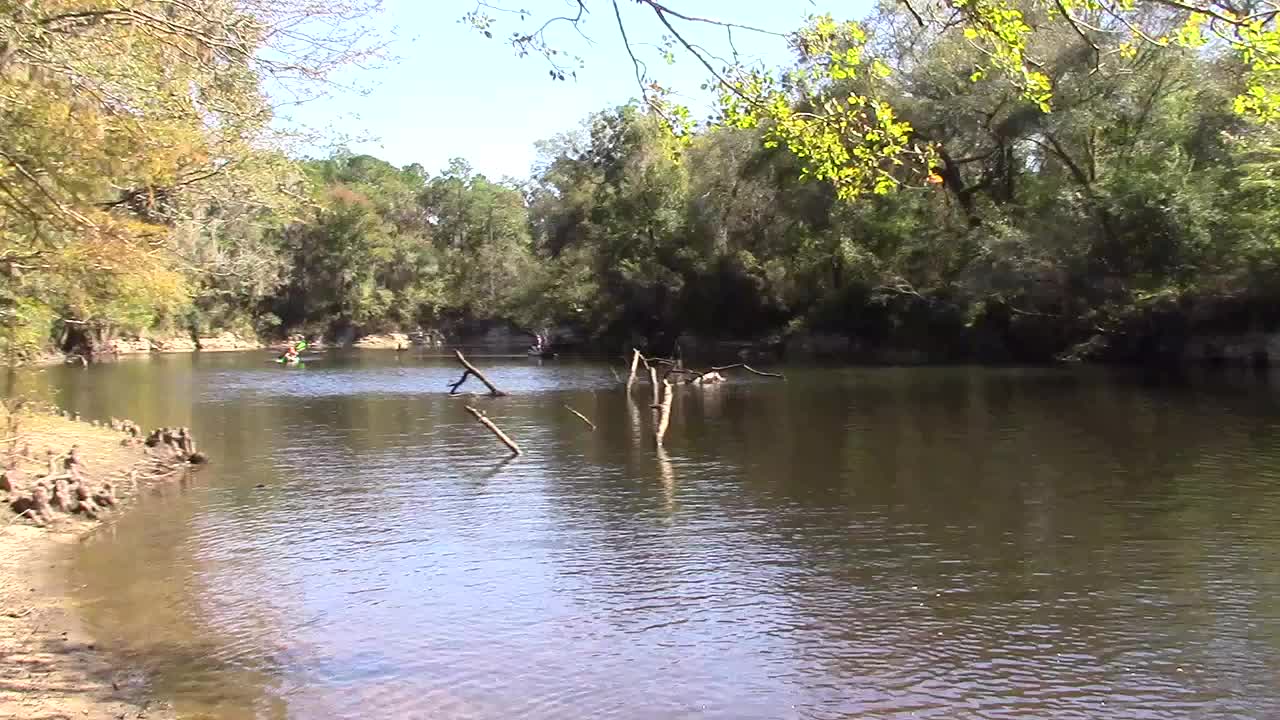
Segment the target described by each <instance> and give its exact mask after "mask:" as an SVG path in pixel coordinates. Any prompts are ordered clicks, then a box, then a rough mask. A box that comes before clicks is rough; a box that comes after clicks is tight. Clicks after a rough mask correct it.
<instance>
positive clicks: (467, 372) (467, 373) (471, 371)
mask: <svg viewBox="0 0 1280 720" xmlns="http://www.w3.org/2000/svg"><path fill="white" fill-rule="evenodd" d="M453 356H454V357H455V358H457V360H458V362H459V363H461V364H462V367H463V368H464V369H463V372H462V377H460V378H458V382H456V383H454V384H453V387H451V388H449V394H450V395H457V394H458V388H460V387H462V383H464V382H466V381H467V378H469V377H471V376H473V375H474V376H475V377H476V378H477V379H479V380H480V382H482V383H484V385H485V387H487V388H489V394H490V395H492V396H493V397H503V396H505V395H506V393H504V392H502V391H501V390H499V389H498V388H497V386H496V385H494V384H493V383H491V382H489V378H487V377H485V376H484V373H482V372H480V371H479V370H477V369H476V366H475V365H472V364H471V363H470V362H468V361H467V358H466V357H465V356H464V355H463V354H462V351H461V350H454V351H453Z"/></svg>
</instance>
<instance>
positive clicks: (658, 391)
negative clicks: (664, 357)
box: [649, 365, 662, 405]
mask: <svg viewBox="0 0 1280 720" xmlns="http://www.w3.org/2000/svg"><path fill="white" fill-rule="evenodd" d="M649 383H650V384H651V385H653V404H654V405H657V404H658V403H659V402H661V401H662V387H661V386H660V385H658V371H657V370H656V369H655V368H654V367H653V366H652V365H650V366H649Z"/></svg>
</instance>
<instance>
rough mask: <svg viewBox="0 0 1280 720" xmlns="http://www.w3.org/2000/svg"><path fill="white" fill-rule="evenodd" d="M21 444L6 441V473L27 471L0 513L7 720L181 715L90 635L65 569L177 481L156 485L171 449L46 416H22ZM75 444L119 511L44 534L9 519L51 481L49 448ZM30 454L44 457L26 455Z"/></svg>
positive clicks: (90, 480) (0, 682) (88, 476)
mask: <svg viewBox="0 0 1280 720" xmlns="http://www.w3.org/2000/svg"><path fill="white" fill-rule="evenodd" d="M16 438H17V439H16V440H14V439H13V438H12V437H9V438H5V440H8V441H9V442H7V443H5V444H4V446H3V448H4V450H5V451H6V452H5V463H6V466H7V467H13V466H15V465H16V466H17V467H18V468H19V470H20V472H19V473H17V475H18V476H19V479H18V481H17V483H15V487H14V489H13V491H12V492H10V493H9V494H8V497H7V498H5V499H6V503H5V506H4V507H5V510H4V511H3V512H0V547H3V551H2V552H0V718H3V719H4V720H18V719H19V718H21V719H22V720H54V719H61V718H85V719H88V720H119V719H121V718H126V719H127V718H150V719H151V720H166V719H167V718H172V717H174V715H173V713H172V711H171V710H170V709H169V708H167V707H164V706H161V705H157V704H156V703H154V702H152V701H150V700H149V699H148V698H147V688H146V686H145V678H143V677H141V676H140V675H139V674H138V673H136V672H131V671H130V669H129V668H125V667H119V666H117V665H115V664H114V663H113V660H112V658H111V657H110V656H109V655H108V653H107V652H106V649H105V648H102V647H100V646H99V645H97V644H96V643H95V642H94V640H93V638H90V637H89V636H88V635H87V634H86V633H85V632H84V629H83V628H82V627H81V625H80V624H79V623H78V622H77V619H76V612H75V606H74V603H73V601H72V600H71V598H70V595H69V593H68V590H69V588H68V587H67V586H66V581H65V578H66V572H65V571H64V568H63V566H62V563H64V562H65V559H64V558H65V557H66V555H67V553H66V552H65V550H66V548H65V547H64V546H66V545H69V544H73V543H76V542H79V541H80V540H81V539H83V538H84V537H86V536H87V535H88V534H90V533H92V532H94V531H95V529H97V528H99V527H102V526H103V525H104V524H106V523H110V522H111V521H112V519H113V518H114V517H116V516H118V515H119V514H120V513H121V512H122V510H123V508H125V507H127V506H128V505H129V504H131V502H132V501H133V500H134V499H135V498H136V497H137V496H138V494H139V492H140V491H141V490H143V489H145V488H146V487H147V486H149V485H150V484H153V483H157V482H167V481H169V480H170V478H171V476H170V477H154V476H155V475H157V472H156V469H157V468H159V467H160V464H161V463H162V462H173V460H172V458H163V457H162V453H164V452H168V450H167V449H158V448H157V449H153V448H148V447H147V446H146V445H144V444H143V443H141V442H140V441H139V442H130V443H128V444H122V441H125V440H126V434H125V433H123V432H119V431H114V430H111V429H110V428H107V427H95V426H93V425H90V424H89V423H86V422H73V421H71V420H67V419H64V418H61V417H55V416H52V415H43V414H38V415H27V416H22V417H21V424H20V425H19V427H18V431H17V434H16ZM73 445H74V446H76V447H77V455H78V457H79V458H81V462H82V466H83V470H82V475H83V477H84V478H85V480H84V482H86V483H87V484H91V485H95V486H96V485H100V484H101V483H104V482H111V483H113V487H114V489H115V493H116V505H115V506H114V507H107V508H104V509H103V510H102V512H101V515H100V517H99V519H98V520H89V519H85V518H84V517H83V516H81V515H72V514H68V513H64V512H55V513H53V516H52V517H53V519H52V521H50V522H48V523H47V525H46V526H44V527H38V526H36V525H34V524H32V522H31V521H30V520H28V519H27V518H24V517H21V516H19V515H17V514H14V513H13V512H11V511H9V509H8V508H9V502H11V501H12V500H13V499H15V498H18V497H20V496H28V495H30V493H31V491H32V488H33V487H34V484H35V483H36V482H37V479H36V478H37V476H38V474H39V473H40V472H42V471H43V472H46V473H47V471H48V466H49V462H48V458H47V457H46V456H45V451H46V449H51V450H53V451H54V453H65V452H67V450H68V449H69V448H70V447H71V446H73ZM24 446H26V447H29V453H30V454H31V455H33V456H36V458H39V459H34V458H26V457H23V456H22V455H23V450H24ZM10 451H12V452H10ZM59 467H61V465H59ZM131 476H132V477H131ZM0 497H4V494H3V491H0Z"/></svg>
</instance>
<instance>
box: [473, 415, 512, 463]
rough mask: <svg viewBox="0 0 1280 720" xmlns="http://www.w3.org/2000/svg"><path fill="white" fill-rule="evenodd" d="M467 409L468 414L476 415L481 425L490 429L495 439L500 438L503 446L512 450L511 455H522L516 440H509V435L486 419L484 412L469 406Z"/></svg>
mask: <svg viewBox="0 0 1280 720" xmlns="http://www.w3.org/2000/svg"><path fill="white" fill-rule="evenodd" d="M466 407H467V412H469V413H471V414H472V415H475V416H476V420H479V421H480V424H481V425H483V426H485V427H486V428H488V429H489V432H491V433H493V436H494V437H496V438H498V439H499V440H501V441H502V444H503V445H506V446H507V447H508V448H509V449H510V450H511V454H512V455H519V454H521V453H520V446H519V445H517V444H516V442H515V441H514V440H512V439H511V438H509V437H507V434H506V433H504V432H502V429H501V428H499V427H498V426H497V425H494V424H493V421H492V420H490V419H489V418H488V417H486V416H485V414H484V413H482V412H480V411H479V410H477V409H475V408H473V407H471V406H470V405H467V406H466Z"/></svg>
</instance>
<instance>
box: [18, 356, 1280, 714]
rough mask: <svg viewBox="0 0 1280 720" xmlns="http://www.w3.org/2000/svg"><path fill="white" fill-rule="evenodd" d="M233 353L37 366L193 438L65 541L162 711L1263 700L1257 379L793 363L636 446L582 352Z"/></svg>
mask: <svg viewBox="0 0 1280 720" xmlns="http://www.w3.org/2000/svg"><path fill="white" fill-rule="evenodd" d="M264 357H265V356H264V355H262V354H256V353H249V354H217V355H195V356H169V357H159V358H154V359H149V360H136V361H122V362H119V363H116V364H106V365H99V366H94V367H91V368H88V369H79V368H53V369H49V370H46V371H44V372H42V373H41V374H40V375H39V376H38V377H37V379H36V381H35V382H36V383H37V384H38V385H39V386H40V387H42V388H43V390H44V391H45V392H47V393H49V394H51V395H52V396H53V397H54V398H55V399H56V400H57V402H58V403H59V404H61V405H62V406H64V407H70V408H74V409H76V410H78V411H80V412H81V413H83V414H84V416H85V417H86V419H88V418H106V417H109V416H112V415H115V416H123V417H130V418H132V419H134V420H136V421H138V422H140V423H142V424H144V425H146V426H148V427H150V426H155V425H160V424H167V425H189V426H191V427H192V428H193V429H194V431H195V433H196V435H197V437H198V438H199V439H200V440H201V441H202V448H203V449H204V450H206V451H207V452H209V453H210V454H211V455H212V456H213V458H214V464H213V465H212V466H210V467H209V468H208V469H206V470H204V471H202V472H201V473H199V474H198V475H196V476H195V477H194V478H192V479H191V480H189V481H188V482H186V483H184V484H182V485H174V486H172V487H170V488H168V489H167V490H165V491H164V492H160V493H156V494H153V495H149V496H148V497H147V498H146V499H145V501H144V502H142V504H141V507H140V508H138V509H137V510H136V511H135V512H132V513H130V514H126V516H125V517H123V518H122V519H121V520H120V521H119V522H118V523H116V524H115V525H113V526H111V527H110V528H109V529H108V530H106V531H104V532H101V533H100V534H98V535H97V536H96V537H94V538H93V539H92V540H91V541H89V542H86V543H85V544H83V546H81V547H79V548H77V549H75V550H74V551H73V552H74V553H75V557H74V559H73V562H72V571H71V572H72V578H71V581H72V584H73V586H75V588H76V590H75V593H76V597H77V599H78V601H79V602H80V604H81V605H82V607H83V611H84V617H85V619H86V622H87V623H88V625H89V629H90V630H91V632H93V633H94V634H95V635H96V636H97V637H98V638H100V639H101V640H102V642H103V644H104V645H105V646H106V647H107V648H108V649H110V650H111V651H113V652H116V653H118V654H119V655H120V657H121V658H122V660H125V661H127V662H129V663H132V664H133V665H134V666H135V667H138V668H140V669H141V670H142V671H144V672H146V673H147V674H148V675H149V676H150V683H151V687H152V688H153V690H154V691H155V692H156V693H157V694H158V695H159V696H161V697H163V698H166V699H169V700H171V701H173V702H174V703H175V704H176V706H177V708H178V709H179V711H180V712H182V713H183V714H184V716H185V717H189V718H209V719H211V720H246V719H249V718H254V719H262V720H277V719H285V718H288V719H290V720H294V719H299V720H309V719H312V718H323V719H324V720H334V719H338V718H341V719H346V718H352V719H356V718H433V719H435V718H440V719H453V718H477V719H481V720H491V719H498V718H588V717H589V718H626V719H641V718H646V719H647V718H725V719H730V718H731V719H734V720H745V719H755V718H760V719H774V718H908V717H911V718H1109V719H1111V720H1120V719H1126V718H1273V717H1280V465H1278V462H1280V434H1278V433H1277V430H1280V379H1278V380H1276V381H1270V380H1269V379H1268V378H1267V377H1266V376H1254V375H1249V376H1242V377H1235V376H1217V377H1208V378H1201V379H1198V380H1196V381H1194V382H1187V381H1185V379H1178V378H1169V377H1163V378H1152V377H1143V376H1140V375H1137V374H1132V373H1114V372H1106V371H1099V370H1079V369H1075V370H1064V369H1034V370H1024V369H975V368H927V369H840V368H820V367H793V368H787V374H788V377H787V380H786V381H785V382H784V381H778V380H769V379H765V378H758V377H754V376H736V375H735V376H733V377H732V378H731V382H730V383H729V384H726V385H724V386H721V387H716V388H708V389H693V388H680V389H678V391H677V395H676V397H675V401H674V409H673V411H672V419H671V429H670V431H669V433H668V436H667V441H666V443H665V449H664V450H658V449H656V448H655V446H654V443H653V441H652V434H653V417H652V411H651V410H650V408H649V405H650V403H651V401H652V398H651V395H650V390H649V388H648V387H647V385H642V386H637V387H636V388H635V389H634V390H633V393H632V399H631V400H629V399H628V395H627V393H626V392H625V391H624V390H622V389H621V388H620V387H619V385H618V383H617V382H616V381H615V378H614V376H613V373H612V372H611V370H610V368H609V367H608V366H606V365H604V364H598V363H596V364H593V363H587V362H573V361H567V360H566V361H560V360H548V361H537V360H527V359H505V360H498V359H489V360H483V361H478V362H480V363H482V367H484V368H486V369H487V373H488V374H489V375H490V377H491V379H493V380H494V381H495V382H497V383H498V384H499V385H500V386H502V387H503V388H504V389H505V390H508V391H509V392H510V393H511V395H510V397H507V398H502V399H498V400H490V399H487V398H471V399H469V400H466V399H457V398H450V397H448V396H447V395H446V391H447V387H448V385H449V384H450V383H451V382H452V381H453V380H454V379H456V377H457V376H458V374H459V373H458V372H457V370H456V369H455V367H454V365H453V364H452V363H451V362H449V361H447V360H442V359H433V358H423V357H417V356H410V355H405V356H396V355H395V354H394V353H389V352H365V353H356V354H350V355H333V356H326V357H324V358H323V359H321V360H320V361H319V362H314V363H311V364H310V365H309V366H308V367H306V368H305V369H290V368H284V367H280V366H277V365H272V364H268V363H267V362H265V361H264ZM472 382H474V381H472ZM476 389H480V388H478V386H477V387H476ZM467 402H471V403H474V404H476V405H477V406H479V407H481V408H482V409H484V410H485V411H486V412H487V413H488V414H489V416H490V417H491V418H493V419H494V420H495V421H496V422H497V423H498V424H499V425H500V426H501V427H502V428H503V429H505V430H506V431H507V432H508V433H509V434H510V435H512V436H513V437H514V438H515V439H516V440H517V441H518V442H519V443H520V444H521V445H522V446H523V448H524V450H525V454H524V455H523V456H521V457H519V458H516V459H511V460H508V459H504V458H505V457H506V453H505V451H504V450H503V448H502V447H501V446H499V445H498V443H497V441H496V440H495V439H494V438H493V437H492V436H490V435H489V434H487V433H486V432H485V430H484V429H483V428H482V427H480V426H479V425H478V424H477V423H476V422H475V420H474V419H473V418H472V417H471V416H470V415H469V414H468V413H467V412H466V410H465V409H464V405H465V404H466V403H467ZM566 404H567V405H570V406H572V407H574V408H575V409H577V410H579V411H581V412H583V413H584V414H586V415H587V416H589V417H590V418H592V419H593V420H594V421H595V423H596V424H597V425H598V426H599V428H598V429H597V430H596V431H594V432H592V431H591V430H590V429H589V428H588V427H587V426H586V425H585V424H583V423H582V422H581V421H580V420H578V419H577V418H576V417H574V416H573V415H572V414H570V413H569V412H568V410H566V409H565V407H564V406H565V405H566Z"/></svg>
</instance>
